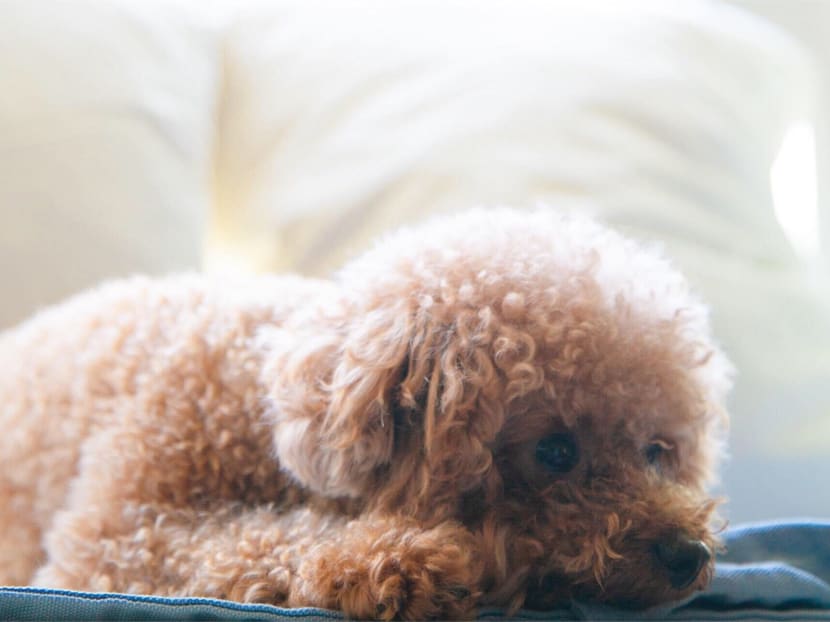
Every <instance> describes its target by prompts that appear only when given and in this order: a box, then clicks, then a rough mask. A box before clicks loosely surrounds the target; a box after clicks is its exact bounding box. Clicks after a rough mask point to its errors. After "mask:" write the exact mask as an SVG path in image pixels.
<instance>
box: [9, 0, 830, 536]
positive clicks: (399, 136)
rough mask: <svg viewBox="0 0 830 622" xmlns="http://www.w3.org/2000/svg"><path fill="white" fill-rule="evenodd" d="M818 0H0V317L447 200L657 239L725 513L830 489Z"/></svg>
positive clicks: (297, 263) (823, 14) (285, 253)
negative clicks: (582, 219)
mask: <svg viewBox="0 0 830 622" xmlns="http://www.w3.org/2000/svg"><path fill="white" fill-rule="evenodd" d="M828 76H830V3H828V2H825V1H824V0H740V1H737V0H736V1H735V2H727V1H726V0H723V1H715V0H708V1H707V0H672V1H671V2H668V1H665V0H653V1H641V0H615V1H613V2H612V1H611V0H605V1H599V0H535V1H534V0H522V1H516V2H506V1H499V2H496V1H486V0H477V1H474V0H467V1H462V0H442V1H441V2H437V1H434V0H422V1H419V2H415V1H412V0H399V1H396V2H388V1H384V0H342V1H339V2H332V1H329V2H323V1H319V0H294V1H291V0H274V1H270V2H235V1H233V0H227V1H222V0H213V1H206V2H196V1H192V2H187V1H184V0H178V1H177V0H169V1H163V0H147V1H139V0H67V1H64V2H52V1H51V0H0V328H3V327H8V326H11V325H13V324H14V323H16V322H18V321H20V320H22V319H23V318H25V317H26V316H27V315H28V314H30V313H32V312H33V311H34V310H36V309H38V308H40V307H42V306H44V305H48V304H50V303H53V302H56V301H58V300H60V299H61V298H63V297H65V296H67V295H69V294H71V293H73V292H76V291H78V290H79V289H82V288H85V287H88V286H91V285H93V284H95V283H98V282H100V281H101V280H104V279H109V278H114V277H119V276H124V275H128V274H132V273H136V272H143V273H151V274H164V273H167V272H173V271H181V270H199V269H205V270H208V271H211V272H216V273H220V274H221V273H223V272H228V271H238V270H243V271H256V272H268V271H298V272H302V273H304V274H309V275H325V274H329V273H331V271H333V270H335V269H336V268H337V267H338V266H339V265H341V264H342V262H343V261H344V260H345V259H346V258H348V257H350V256H351V255H353V254H354V253H356V252H359V251H360V250H361V249H362V248H364V247H365V246H366V245H367V244H368V243H369V241H370V240H371V239H372V238H373V237H375V236H376V235H377V234H379V233H381V232H383V231H384V230H387V229H388V228H390V227H393V226H396V225H398V224H400V223H404V222H413V221H416V220H419V219H421V218H424V217H426V216H428V215H431V214H434V213H437V212H446V211H452V210H457V209H463V208H466V207H469V206H471V205H494V204H509V205H514V206H517V207H534V206H536V205H538V204H547V205H550V206H552V207H553V208H556V209H560V210H575V211H586V212H590V213H593V214H595V215H597V216H598V217H600V218H602V219H603V220H605V221H607V222H610V223H611V224H613V225H614V226H616V227H618V228H620V229H623V230H625V231H626V232H627V233H628V234H629V235H632V236H634V237H637V238H639V239H642V240H650V241H654V242H656V243H658V244H660V245H662V246H663V248H664V249H665V251H666V253H667V254H668V255H669V256H671V257H672V258H673V259H674V261H675V262H676V263H677V264H678V265H679V266H680V267H681V268H682V269H683V270H684V271H685V273H686V274H687V275H688V276H689V278H690V280H691V281H692V282H693V284H694V286H695V288H696V289H697V290H698V291H699V292H700V294H701V295H702V296H703V297H704V298H705V299H706V300H707V301H708V302H709V303H710V304H711V306H712V317H713V322H714V325H715V330H716V333H717V335H718V337H719V338H720V340H721V341H722V342H723V344H724V347H725V348H726V350H727V351H728V352H729V354H730V356H731V358H732V359H733V361H734V362H735V364H736V366H737V368H738V370H739V376H738V379H737V384H736V388H735V391H734V394H733V397H732V403H731V410H732V414H733V425H732V432H731V446H732V457H731V459H730V461H729V463H728V464H727V466H726V470H725V474H724V479H723V484H722V488H723V491H724V492H725V494H726V495H727V496H728V497H729V498H730V503H729V505H728V506H727V509H726V513H727V514H728V515H729V517H730V519H731V520H732V522H739V521H748V520H760V519H767V518H779V517H806V516H813V517H825V518H826V517H830V493H828V492H827V481H828V476H830V278H828V274H829V273H830V261H829V260H828V253H827V251H828V244H830V82H828Z"/></svg>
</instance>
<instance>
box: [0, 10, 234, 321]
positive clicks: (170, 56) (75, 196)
mask: <svg viewBox="0 0 830 622" xmlns="http://www.w3.org/2000/svg"><path fill="white" fill-rule="evenodd" d="M197 16H198V13H196V12H193V11H190V10H185V6H184V5H183V4H182V3H170V2H153V1H150V2H133V1H130V0H108V1H107V2H101V1H94V0H73V1H72V2H31V1H30V0H6V1H5V2H2V3H0V292H2V304H0V327H2V326H6V325H8V324H10V323H12V322H14V321H17V320H19V319H21V318H22V317H23V316H24V315H26V314H28V313H29V312H31V311H32V310H33V309H34V308H35V307H37V306H40V305H43V304H46V303H51V302H54V301H56V300H58V299H59V298H61V297H63V296H65V295H67V294H69V293H71V292H74V291H76V290H78V289H81V288H83V287H86V286H88V285H90V284H92V283H95V282H96V281H98V280H100V279H101V278H104V277H110V276H118V275H124V274H128V273H132V272H150V273H158V272H165V271H169V270H180V269H184V268H195V267H198V266H199V262H200V256H201V246H202V238H203V224H204V220H205V213H206V211H207V205H208V201H209V195H208V190H209V187H208V183H209V181H210V173H211V170H210V155H211V151H210V150H211V147H212V138H213V126H212V122H213V115H214V112H215V104H214V102H215V99H216V98H215V94H216V91H217V89H218V80H217V78H218V69H219V63H218V36H217V32H216V26H215V25H214V24H211V23H209V22H207V21H203V20H200V19H198V18H197Z"/></svg>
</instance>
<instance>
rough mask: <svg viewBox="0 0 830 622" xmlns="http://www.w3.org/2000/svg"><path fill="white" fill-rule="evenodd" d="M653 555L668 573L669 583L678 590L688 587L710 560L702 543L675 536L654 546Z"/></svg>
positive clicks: (709, 552) (679, 535) (707, 549)
mask: <svg viewBox="0 0 830 622" xmlns="http://www.w3.org/2000/svg"><path fill="white" fill-rule="evenodd" d="M654 555H655V557H656V558H657V560H658V561H659V562H660V564H662V566H663V567H664V568H665V569H666V570H667V571H668V575H669V582H670V583H671V585H672V587H673V588H675V589H678V590H682V589H683V588H686V587H689V586H690V585H691V584H692V583H693V582H694V580H695V579H697V577H698V575H699V574H700V571H701V570H702V569H703V567H704V566H705V565H706V564H707V563H708V562H709V560H711V559H712V552H711V551H710V550H709V547H708V546H706V544H705V543H704V542H701V541H700V540H695V539H692V538H689V537H687V536H685V535H682V534H676V535H674V536H672V537H670V538H667V539H666V540H664V541H662V542H658V543H657V544H656V545H655V546H654Z"/></svg>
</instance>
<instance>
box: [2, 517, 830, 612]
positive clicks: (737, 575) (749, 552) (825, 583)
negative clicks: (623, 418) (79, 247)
mask: <svg viewBox="0 0 830 622" xmlns="http://www.w3.org/2000/svg"><path fill="white" fill-rule="evenodd" d="M725 540H726V545H727V547H728V552H727V553H726V554H725V555H723V556H722V557H721V558H720V559H719V562H718V566H717V572H716V574H715V578H714V580H713V582H712V584H711V586H710V587H709V589H708V590H707V591H706V592H703V593H701V594H698V595H696V596H693V597H691V598H690V599H688V600H686V601H684V602H680V603H673V604H671V605H668V606H663V607H660V608H657V609H653V610H651V611H648V612H642V611H640V612H629V611H623V610H619V609H612V608H608V607H602V606H598V605H591V604H586V603H573V604H572V605H571V607H570V608H569V609H560V610H556V611H548V612H533V611H521V612H519V613H517V614H516V615H514V616H512V618H511V619H515V620H586V619H590V620H642V619H654V620H830V521H798V522H776V523H760V524H750V525H742V526H738V527H735V528H733V529H730V530H729V531H727V532H726V534H725ZM0 619H2V620H47V621H52V620H55V621H57V620H67V621H71V620H267V621H287V620H303V621H304V622H318V621H324V620H340V619H343V616H341V615H340V614H339V613H337V612H333V611H325V610H322V609H311V608H303V609H280V608H278V607H271V606H268V605H255V604H240V603H232V602H227V601H221V600H212V599H206V598H159V597H155V596H136V595H128V594H92V593H84V592H68V591H62V590H48V589H40V588H30V587H6V588H0ZM479 619H482V620H503V619H506V617H505V615H504V612H503V611H500V610H496V609H482V610H481V611H480V612H479Z"/></svg>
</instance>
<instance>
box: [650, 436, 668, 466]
mask: <svg viewBox="0 0 830 622" xmlns="http://www.w3.org/2000/svg"><path fill="white" fill-rule="evenodd" d="M672 447H673V445H672V444H671V443H669V442H667V441H664V440H661V439H655V440H653V441H652V442H650V443H649V444H648V445H647V446H646V449H645V454H646V460H647V461H648V463H649V464H657V463H659V462H660V458H662V457H663V455H664V454H665V453H666V452H667V451H669V450H670V449H671V448H672Z"/></svg>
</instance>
